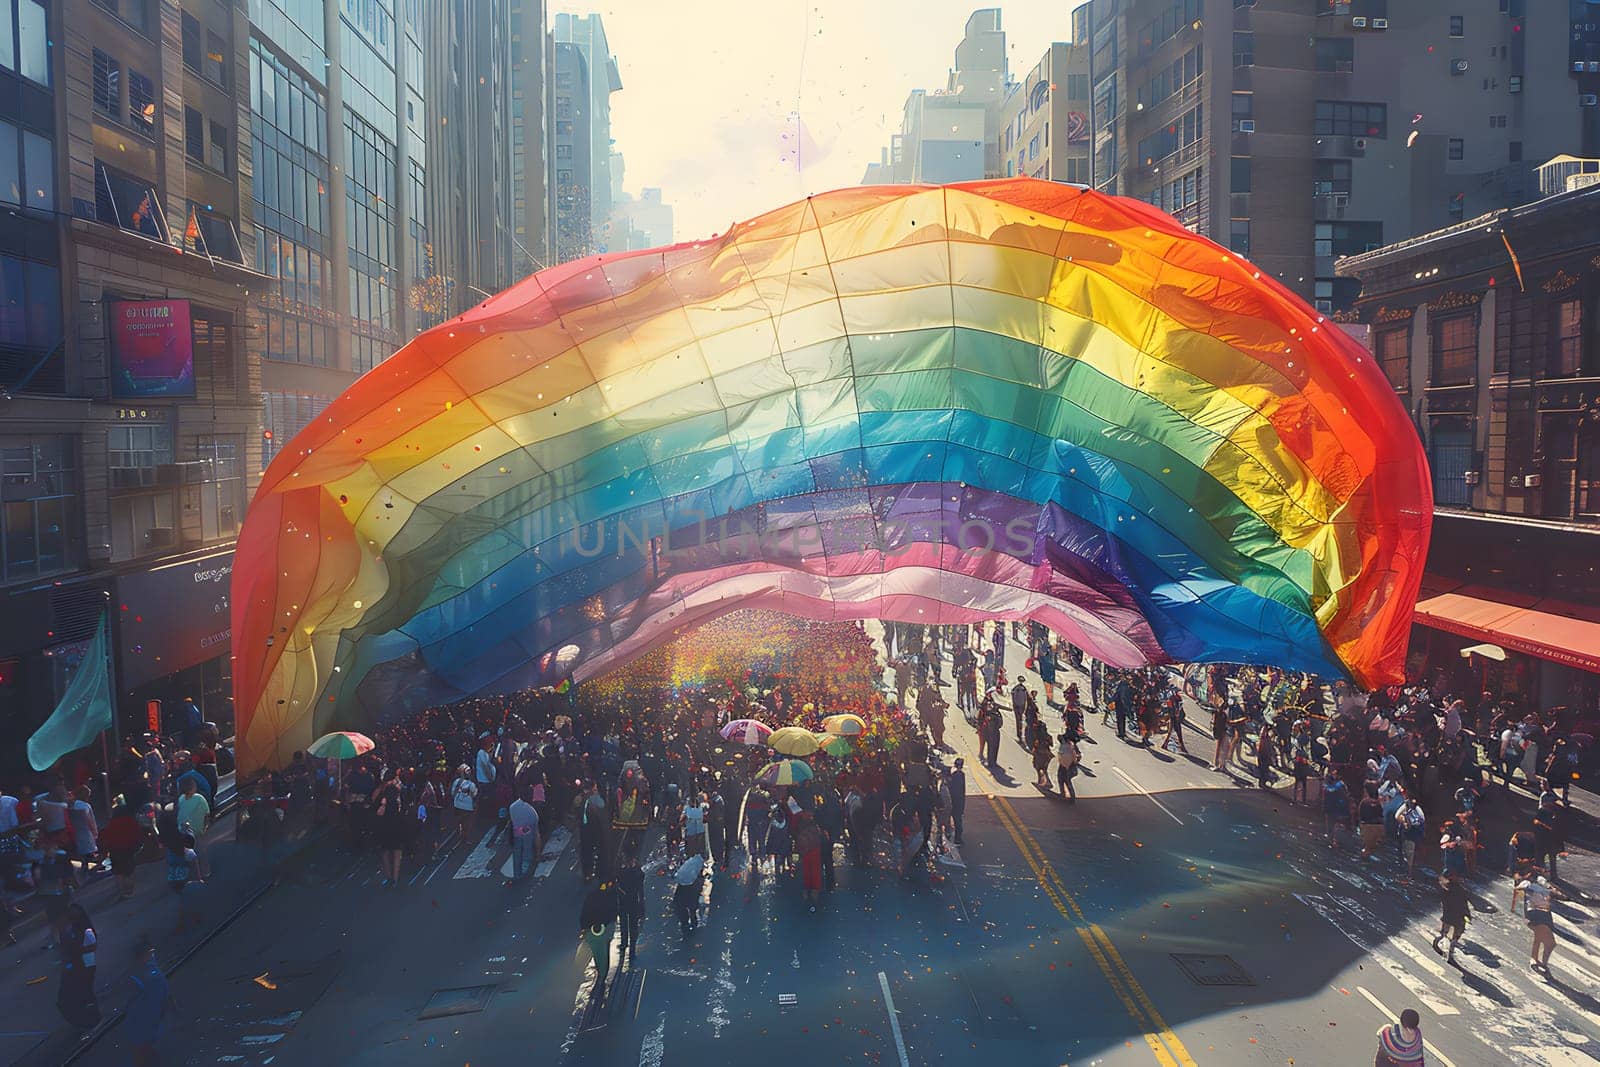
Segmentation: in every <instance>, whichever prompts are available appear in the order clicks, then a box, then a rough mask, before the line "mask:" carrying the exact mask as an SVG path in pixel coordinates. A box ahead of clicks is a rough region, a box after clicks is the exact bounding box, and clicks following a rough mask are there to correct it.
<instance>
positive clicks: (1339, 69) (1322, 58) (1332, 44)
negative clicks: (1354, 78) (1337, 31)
mask: <svg viewBox="0 0 1600 1067" xmlns="http://www.w3.org/2000/svg"><path fill="white" fill-rule="evenodd" d="M1317 69H1318V70H1321V71H1329V72H1332V73H1334V74H1349V73H1350V72H1351V71H1353V70H1355V69H1356V42H1355V38H1353V37H1318V38H1317Z"/></svg>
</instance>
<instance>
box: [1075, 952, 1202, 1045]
mask: <svg viewBox="0 0 1600 1067" xmlns="http://www.w3.org/2000/svg"><path fill="white" fill-rule="evenodd" d="M1078 936H1079V937H1081V938H1082V939H1083V947H1084V948H1086V949H1088V950H1089V955H1091V956H1093V957H1094V961H1095V962H1096V963H1098V964H1099V965H1100V970H1101V972H1102V973H1103V974H1105V976H1106V984H1107V985H1109V986H1110V987H1111V991H1112V992H1113V993H1115V994H1116V995H1117V999H1118V1000H1120V1001H1122V1006H1123V1007H1124V1008H1126V1009H1127V1010H1128V1016H1129V1017H1130V1018H1131V1019H1133V1021H1134V1022H1135V1023H1137V1024H1138V1025H1139V1028H1140V1029H1142V1030H1143V1031H1144V1041H1145V1044H1147V1045H1149V1046H1150V1051H1151V1052H1153V1053H1155V1057H1156V1062H1157V1063H1159V1064H1160V1065H1161V1067H1178V1062H1177V1061H1176V1060H1174V1059H1173V1058H1172V1054H1171V1053H1170V1052H1168V1051H1167V1047H1166V1046H1165V1045H1163V1044H1162V1043H1161V1039H1160V1038H1158V1037H1156V1035H1155V1034H1154V1033H1152V1032H1151V1030H1150V1024H1149V1022H1147V1021H1146V1020H1145V1019H1144V1017H1143V1016H1142V1015H1140V1014H1139V1006H1138V1005H1137V1004H1135V1003H1134V1002H1133V998H1132V997H1130V996H1129V995H1128V991H1127V990H1126V989H1124V988H1123V987H1122V983H1121V982H1120V981H1118V980H1117V976H1116V975H1115V974H1113V973H1112V972H1111V965H1110V964H1109V963H1108V962H1107V961H1106V957H1105V953H1103V952H1101V951H1100V945H1099V943H1098V942H1096V941H1095V939H1094V938H1093V937H1091V936H1090V934H1089V931H1088V930H1085V929H1084V928H1083V927H1081V926H1080V927H1078Z"/></svg>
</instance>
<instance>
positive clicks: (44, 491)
mask: <svg viewBox="0 0 1600 1067" xmlns="http://www.w3.org/2000/svg"><path fill="white" fill-rule="evenodd" d="M77 495H78V477H77V464H76V463H75V461H74V456H73V448H72V439H71V438H69V437H58V436H38V437H28V436H15V435H7V436H4V437H0V501H3V502H4V503H3V508H4V521H3V522H0V581H5V582H19V581H27V580H29V579H34V578H40V577H44V576H46V575H50V574H60V573H62V572H64V571H70V570H72V569H73V567H74V566H76V565H77V559H76V556H77V552H76V551H75V542H76V540H77V539H76V538H75V537H74V536H73V535H74V532H75V529H76V522H77Z"/></svg>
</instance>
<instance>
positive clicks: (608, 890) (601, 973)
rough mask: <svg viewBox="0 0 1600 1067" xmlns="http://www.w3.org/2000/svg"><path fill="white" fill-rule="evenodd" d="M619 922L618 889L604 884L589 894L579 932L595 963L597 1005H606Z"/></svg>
mask: <svg viewBox="0 0 1600 1067" xmlns="http://www.w3.org/2000/svg"><path fill="white" fill-rule="evenodd" d="M616 921H617V889H616V886H614V885H612V884H611V883H610V882H606V881H602V882H600V883H599V884H598V885H596V886H595V887H594V888H593V889H591V890H589V892H588V893H587V894H585V896H584V898H583V907H582V909H581V910H580V911H579V913H578V931H579V933H581V934H582V935H583V941H584V944H586V945H587V946H588V947H589V955H590V957H591V958H592V959H593V960H594V992H593V994H592V996H593V999H594V1002H595V1003H596V1004H604V1003H605V999H606V977H607V976H608V975H609V974H610V973H611V934H612V929H613V927H614V925H615V924H616Z"/></svg>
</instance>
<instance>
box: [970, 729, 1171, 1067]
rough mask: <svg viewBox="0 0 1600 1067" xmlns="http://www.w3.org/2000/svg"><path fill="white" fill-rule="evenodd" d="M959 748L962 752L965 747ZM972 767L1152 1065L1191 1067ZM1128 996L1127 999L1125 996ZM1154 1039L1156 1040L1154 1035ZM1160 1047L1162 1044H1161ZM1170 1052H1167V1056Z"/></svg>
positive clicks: (1115, 955) (1033, 843) (1105, 941)
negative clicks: (1102, 977)
mask: <svg viewBox="0 0 1600 1067" xmlns="http://www.w3.org/2000/svg"><path fill="white" fill-rule="evenodd" d="M962 747H963V751H964V749H965V746H962ZM972 766H973V768H974V770H976V771H977V772H978V773H979V774H980V775H982V776H983V777H984V778H986V779H988V782H989V786H990V790H989V792H988V793H987V794H986V796H987V799H988V801H989V806H990V807H991V808H993V809H994V813H995V817H996V818H998V819H999V820H1000V825H1001V826H1003V827H1005V831H1006V833H1007V834H1009V835H1010V837H1011V840H1012V842H1013V843H1015V844H1016V846H1017V851H1019V852H1020V853H1022V858H1023V860H1024V861H1025V862H1026V863H1027V864H1028V867H1029V868H1030V869H1031V870H1032V871H1033V876H1034V878H1035V879H1036V880H1037V881H1038V883H1039V885H1040V886H1041V887H1042V888H1043V889H1044V891H1045V895H1046V896H1048V897H1049V898H1050V903H1051V904H1053V905H1055V908H1056V910H1057V911H1059V912H1060V913H1061V915H1062V917H1063V918H1065V919H1067V920H1068V921H1071V922H1075V923H1077V924H1087V925H1077V926H1076V929H1077V931H1078V936H1079V937H1080V938H1082V939H1083V943H1084V947H1085V948H1087V949H1088V950H1089V954H1090V955H1091V956H1093V957H1094V961H1095V963H1096V964H1097V965H1098V966H1099V968H1100V973H1101V974H1103V975H1105V978H1106V982H1107V984H1108V985H1110V987H1111V990H1112V992H1113V993H1115V994H1116V996H1117V999H1118V1000H1120V1001H1122V1006H1123V1007H1124V1008H1125V1009H1126V1010H1127V1012H1128V1017H1129V1018H1130V1019H1132V1020H1133V1021H1134V1023H1135V1024H1136V1025H1137V1026H1138V1027H1139V1029H1140V1030H1141V1031H1142V1032H1143V1037H1144V1039H1145V1043H1146V1044H1148V1045H1149V1046H1150V1051H1151V1052H1152V1053H1154V1055H1155V1058H1156V1062H1157V1063H1158V1064H1160V1065H1161V1067H1196V1064H1195V1062H1194V1058H1193V1057H1192V1056H1190V1055H1189V1050H1188V1049H1187V1048H1185V1047H1184V1044H1183V1042H1182V1041H1180V1040H1179V1039H1178V1035H1177V1034H1175V1033H1173V1032H1172V1028H1171V1027H1169V1026H1168V1025H1167V1024H1166V1022H1165V1020H1163V1019H1162V1018H1161V1013H1160V1012H1158V1011H1157V1010H1156V1006H1155V1004H1154V1003H1153V1002H1152V1001H1151V1000H1150V996H1149V994H1148V993H1146V992H1145V991H1144V987H1143V986H1141V985H1140V984H1139V981H1138V979H1136V978H1134V976H1133V971H1132V970H1130V969H1129V967H1128V964H1127V962H1126V961H1124V960H1123V958H1122V955H1121V954H1120V953H1119V952H1118V951H1117V949H1116V946H1115V945H1113V944H1112V943H1111V938H1110V937H1108V936H1107V935H1106V932H1105V931H1104V930H1102V929H1101V928H1100V926H1099V925H1098V924H1096V923H1090V922H1089V921H1088V919H1087V918H1085V917H1084V914H1083V909H1082V908H1081V907H1079V906H1078V902H1077V900H1076V899H1075V898H1074V897H1073V895H1072V893H1071V892H1070V891H1069V890H1068V889H1067V887H1066V884H1065V883H1064V882H1062V880H1061V876H1060V875H1059V874H1057V873H1056V870H1055V868H1054V867H1053V866H1051V864H1050V861H1049V860H1048V859H1046V858H1045V854H1044V849H1043V848H1042V847H1041V846H1040V845H1039V841H1038V839H1037V838H1035V837H1034V836H1033V834H1032V832H1031V831H1029V830H1028V828H1027V827H1026V826H1025V825H1023V822H1022V818H1021V817H1020V816H1019V815H1017V813H1016V809H1014V808H1013V807H1012V806H1011V802H1010V801H1009V800H1007V799H1006V798H1005V797H1004V796H1002V795H1001V794H1000V792H999V789H1000V784H999V783H998V782H996V781H995V780H994V778H992V777H991V776H990V774H989V771H988V768H987V767H985V766H984V765H983V761H982V760H981V759H976V760H973V761H972ZM1130 994H1131V995H1130ZM1158 1035H1159V1036H1158ZM1163 1041H1164V1042H1165V1044H1163V1043H1162V1042H1163ZM1169 1050H1170V1051H1169Z"/></svg>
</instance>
